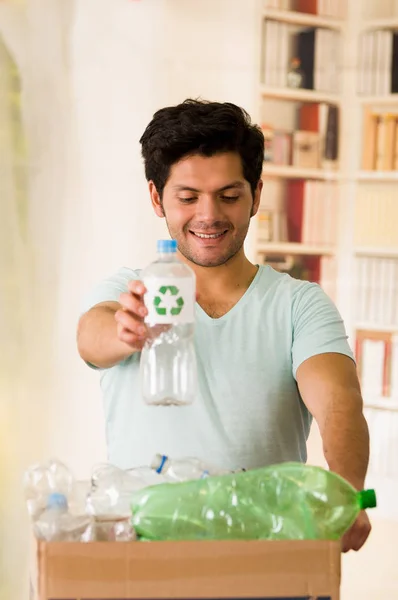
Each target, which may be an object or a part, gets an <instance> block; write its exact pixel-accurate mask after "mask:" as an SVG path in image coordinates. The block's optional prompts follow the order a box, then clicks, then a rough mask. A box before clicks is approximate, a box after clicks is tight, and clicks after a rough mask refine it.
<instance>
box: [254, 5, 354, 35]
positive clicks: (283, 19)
mask: <svg viewBox="0 0 398 600" xmlns="http://www.w3.org/2000/svg"><path fill="white" fill-rule="evenodd" d="M262 16H263V18H265V19H270V20H273V21H278V22H280V23H289V24H291V25H299V26H303V27H325V28H326V29H336V30H338V31H340V30H342V29H344V21H343V20H341V19H336V18H332V17H322V16H319V15H314V14H309V13H304V12H298V11H295V10H286V9H285V10H280V9H275V8H266V7H265V8H264V9H263V12H262Z"/></svg>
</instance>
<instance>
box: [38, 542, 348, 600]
mask: <svg viewBox="0 0 398 600" xmlns="http://www.w3.org/2000/svg"><path fill="white" fill-rule="evenodd" d="M37 551H38V557H37V558H38V576H39V598H40V600H122V599H130V600H133V599H137V598H141V599H144V598H151V599H152V600H155V599H163V600H165V599H166V598H180V599H184V600H193V599H198V598H212V599H220V598H229V599H230V600H232V599H237V598H246V600H247V599H254V598H261V599H263V600H265V599H267V600H271V599H272V600H276V599H279V600H281V599H284V600H339V588H340V560H341V554H340V543H339V542H328V541H321V542H316V541H304V542H299V541H297V542H296V541H294V542H287V541H286V542H284V541H283V542H267V541H252V542H251V541H248V542H246V541H245V542H241V541H234V542H223V541H220V542H208V541H199V542H127V543H126V542H119V543H118V542H116V543H112V542H102V543H101V542H93V543H86V544H85V543H81V544H79V543H57V542H54V543H41V542H40V543H39V544H38V548H37Z"/></svg>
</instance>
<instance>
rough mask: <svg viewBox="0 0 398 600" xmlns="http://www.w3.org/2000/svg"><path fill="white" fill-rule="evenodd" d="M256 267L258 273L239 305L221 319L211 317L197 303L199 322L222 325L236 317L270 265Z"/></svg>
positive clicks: (238, 302)
mask: <svg viewBox="0 0 398 600" xmlns="http://www.w3.org/2000/svg"><path fill="white" fill-rule="evenodd" d="M256 266H257V267H258V269H257V273H256V274H255V276H254V277H253V280H252V282H251V284H250V285H249V287H248V288H247V290H246V291H245V293H244V294H243V295H242V297H241V298H239V300H238V301H237V303H236V304H234V306H233V307H232V308H231V309H230V310H229V311H228V312H226V313H225V315H222V316H221V317H216V318H213V317H210V316H209V315H208V314H207V312H206V311H205V310H203V308H202V307H201V306H200V304H199V303H198V302H197V303H196V314H197V317H198V318H199V320H201V321H206V323H211V324H212V325H221V324H222V323H224V322H225V321H227V320H228V319H230V318H231V317H232V316H233V315H234V313H235V312H237V311H238V310H240V309H241V308H242V306H243V305H244V304H246V302H247V301H248V299H249V297H250V295H251V293H252V292H253V290H254V289H255V288H256V286H257V283H258V281H259V279H260V278H261V276H262V274H263V273H264V272H265V270H266V269H267V268H268V265H256Z"/></svg>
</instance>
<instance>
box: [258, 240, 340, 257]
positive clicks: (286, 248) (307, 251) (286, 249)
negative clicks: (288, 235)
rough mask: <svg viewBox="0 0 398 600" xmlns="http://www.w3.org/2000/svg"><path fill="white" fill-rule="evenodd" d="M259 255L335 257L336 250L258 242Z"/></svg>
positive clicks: (292, 243) (286, 243) (289, 243)
mask: <svg viewBox="0 0 398 600" xmlns="http://www.w3.org/2000/svg"><path fill="white" fill-rule="evenodd" d="M257 252H258V253H259V254H268V255H271V254H283V255H286V256H289V255H296V256H333V255H334V254H335V249H334V248H333V247H331V246H315V245H313V246H312V245H308V244H299V243H296V242H258V244H257Z"/></svg>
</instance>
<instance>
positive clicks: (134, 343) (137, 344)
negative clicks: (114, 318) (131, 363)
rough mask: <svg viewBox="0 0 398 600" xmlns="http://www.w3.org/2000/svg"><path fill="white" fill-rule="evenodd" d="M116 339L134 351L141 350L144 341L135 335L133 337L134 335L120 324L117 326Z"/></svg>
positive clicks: (143, 338)
mask: <svg viewBox="0 0 398 600" xmlns="http://www.w3.org/2000/svg"><path fill="white" fill-rule="evenodd" d="M118 338H119V339H120V340H121V341H122V342H124V343H125V344H128V345H129V346H131V347H132V348H134V349H135V350H142V348H143V347H144V344H145V341H146V340H145V337H138V336H137V335H134V333H131V331H128V330H127V329H124V328H123V326H122V325H120V324H118Z"/></svg>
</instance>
